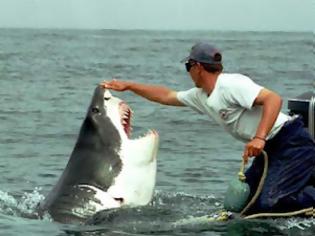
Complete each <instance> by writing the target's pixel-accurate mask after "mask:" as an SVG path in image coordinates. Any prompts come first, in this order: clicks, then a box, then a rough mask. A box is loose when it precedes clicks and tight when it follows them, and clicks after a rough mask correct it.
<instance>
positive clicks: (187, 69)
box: [185, 61, 196, 72]
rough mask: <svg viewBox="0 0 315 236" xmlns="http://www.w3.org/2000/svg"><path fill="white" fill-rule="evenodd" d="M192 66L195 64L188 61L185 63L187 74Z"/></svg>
mask: <svg viewBox="0 0 315 236" xmlns="http://www.w3.org/2000/svg"><path fill="white" fill-rule="evenodd" d="M194 65H196V63H195V62H189V61H188V62H186V63H185V67H186V71H187V72H189V71H190V69H191V67H193V66H194Z"/></svg>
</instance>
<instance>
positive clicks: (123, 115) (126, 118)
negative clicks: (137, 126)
mask: <svg viewBox="0 0 315 236" xmlns="http://www.w3.org/2000/svg"><path fill="white" fill-rule="evenodd" d="M119 113H120V122H121V124H122V126H123V128H124V131H125V133H126V134H127V136H128V138H130V137H131V133H132V126H131V116H132V110H131V109H130V107H129V106H128V105H127V104H126V103H125V102H121V103H120V104H119Z"/></svg>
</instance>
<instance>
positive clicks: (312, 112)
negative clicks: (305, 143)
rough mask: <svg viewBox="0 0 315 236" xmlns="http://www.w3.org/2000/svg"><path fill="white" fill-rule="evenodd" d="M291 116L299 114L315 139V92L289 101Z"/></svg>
mask: <svg viewBox="0 0 315 236" xmlns="http://www.w3.org/2000/svg"><path fill="white" fill-rule="evenodd" d="M288 109H289V114H290V115H295V114H299V115H301V116H302V117H303V121H304V124H305V126H306V128H308V130H309V132H310V134H311V135H312V136H313V138H315V91H310V92H306V93H303V94H301V95H299V96H297V97H296V98H292V99H289V101H288Z"/></svg>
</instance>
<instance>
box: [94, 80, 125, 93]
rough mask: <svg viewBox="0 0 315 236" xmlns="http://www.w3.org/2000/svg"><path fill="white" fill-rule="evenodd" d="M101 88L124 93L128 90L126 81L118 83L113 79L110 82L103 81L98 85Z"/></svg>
mask: <svg viewBox="0 0 315 236" xmlns="http://www.w3.org/2000/svg"><path fill="white" fill-rule="evenodd" d="M100 85H101V86H103V87H104V88H106V89H113V90H116V91H125V90H127V89H128V86H129V82H126V81H118V80H116V79H113V80H111V81H105V80H104V81H103V82H101V83H100Z"/></svg>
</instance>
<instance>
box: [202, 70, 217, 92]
mask: <svg viewBox="0 0 315 236" xmlns="http://www.w3.org/2000/svg"><path fill="white" fill-rule="evenodd" d="M220 74H221V72H218V73H207V74H205V77H204V80H203V85H202V89H203V90H204V91H205V92H206V93H207V95H208V96H210V94H211V93H212V91H213V89H214V87H215V85H216V83H217V80H218V77H219V75H220Z"/></svg>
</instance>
